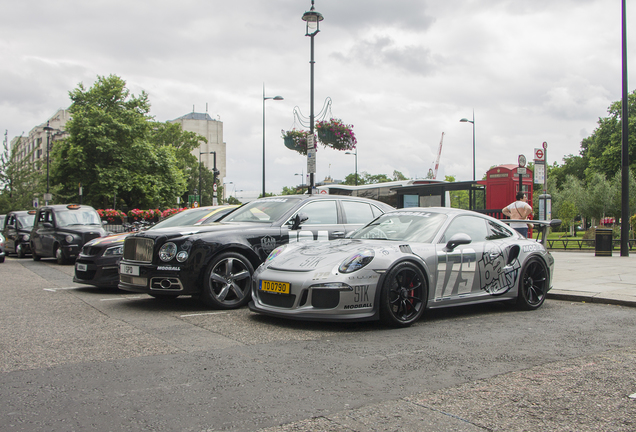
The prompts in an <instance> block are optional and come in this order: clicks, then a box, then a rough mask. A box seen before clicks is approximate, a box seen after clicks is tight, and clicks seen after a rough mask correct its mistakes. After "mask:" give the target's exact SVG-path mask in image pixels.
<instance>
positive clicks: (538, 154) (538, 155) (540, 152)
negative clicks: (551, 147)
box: [534, 148, 545, 162]
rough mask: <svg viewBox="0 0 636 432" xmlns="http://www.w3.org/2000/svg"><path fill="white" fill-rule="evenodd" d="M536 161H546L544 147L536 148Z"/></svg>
mask: <svg viewBox="0 0 636 432" xmlns="http://www.w3.org/2000/svg"><path fill="white" fill-rule="evenodd" d="M534 161H535V162H544V161H545V152H544V151H543V149H540V148H536V149H534Z"/></svg>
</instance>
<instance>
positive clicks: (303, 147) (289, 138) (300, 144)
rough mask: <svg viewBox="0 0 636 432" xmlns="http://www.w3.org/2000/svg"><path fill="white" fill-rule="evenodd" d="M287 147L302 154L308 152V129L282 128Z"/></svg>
mask: <svg viewBox="0 0 636 432" xmlns="http://www.w3.org/2000/svg"><path fill="white" fill-rule="evenodd" d="M281 132H282V134H283V141H284V142H285V147H287V148H288V149H290V150H294V151H297V152H298V153H300V154H301V155H306V154H307V134H308V133H309V132H308V131H302V130H296V129H292V130H288V131H285V130H281Z"/></svg>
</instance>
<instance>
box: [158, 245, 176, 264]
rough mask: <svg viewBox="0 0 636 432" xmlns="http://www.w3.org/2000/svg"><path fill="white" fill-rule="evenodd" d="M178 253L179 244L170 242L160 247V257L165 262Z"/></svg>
mask: <svg viewBox="0 0 636 432" xmlns="http://www.w3.org/2000/svg"><path fill="white" fill-rule="evenodd" d="M176 254H177V245H176V244H174V243H172V242H168V243H166V244H165V245H163V246H161V249H159V259H160V260H161V261H164V262H168V261H170V260H172V259H173V258H174V257H175V255H176Z"/></svg>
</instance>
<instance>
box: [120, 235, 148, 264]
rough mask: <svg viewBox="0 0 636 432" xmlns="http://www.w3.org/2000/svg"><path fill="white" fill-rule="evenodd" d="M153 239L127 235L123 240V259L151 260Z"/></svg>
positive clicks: (145, 261)
mask: <svg viewBox="0 0 636 432" xmlns="http://www.w3.org/2000/svg"><path fill="white" fill-rule="evenodd" d="M154 245H155V242H154V240H152V239H147V238H143V237H127V238H126V240H125V241H124V259H125V260H130V261H137V262H144V263H150V262H152V249H153V247H154Z"/></svg>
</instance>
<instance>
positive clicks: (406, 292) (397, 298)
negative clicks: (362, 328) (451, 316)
mask: <svg viewBox="0 0 636 432" xmlns="http://www.w3.org/2000/svg"><path fill="white" fill-rule="evenodd" d="M427 299H428V284H427V282H426V277H425V276H424V273H423V272H422V270H421V269H420V268H419V267H418V266H416V265H415V264H413V263H410V262H402V263H399V264H398V265H396V266H395V267H393V268H392V269H391V270H390V271H389V272H388V274H387V276H386V279H385V280H384V284H383V286H382V292H381V294H380V320H381V321H382V322H383V323H384V324H386V325H389V326H392V327H407V326H410V325H411V324H413V323H414V322H415V321H417V320H418V319H420V317H421V316H422V314H423V313H424V309H425V308H426V301H427Z"/></svg>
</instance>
